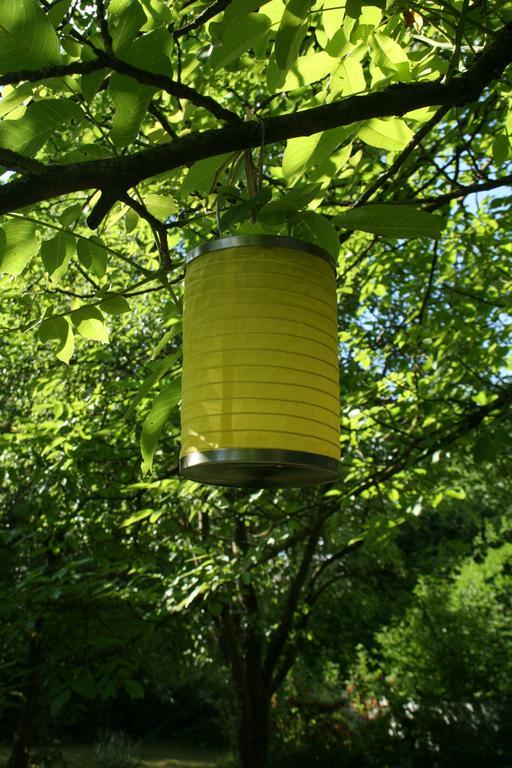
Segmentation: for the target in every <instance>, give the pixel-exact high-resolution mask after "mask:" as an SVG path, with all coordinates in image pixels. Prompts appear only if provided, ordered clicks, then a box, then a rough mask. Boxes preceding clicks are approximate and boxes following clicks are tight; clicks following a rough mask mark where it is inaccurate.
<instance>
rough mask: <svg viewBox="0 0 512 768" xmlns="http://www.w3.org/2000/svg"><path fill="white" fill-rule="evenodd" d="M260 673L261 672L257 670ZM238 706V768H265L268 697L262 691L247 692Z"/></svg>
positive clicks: (268, 713)
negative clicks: (245, 699) (246, 695)
mask: <svg viewBox="0 0 512 768" xmlns="http://www.w3.org/2000/svg"><path fill="white" fill-rule="evenodd" d="M258 671H259V672H261V670H258ZM248 694H249V695H248V697H247V698H248V700H247V701H246V702H244V704H243V705H241V706H240V711H239V721H238V732H237V742H238V744H237V746H238V761H239V765H240V768H267V766H268V757H269V746H270V696H269V695H268V692H267V691H265V690H264V688H263V686H261V687H260V690H251V691H248Z"/></svg>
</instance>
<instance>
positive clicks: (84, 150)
mask: <svg viewBox="0 0 512 768" xmlns="http://www.w3.org/2000/svg"><path fill="white" fill-rule="evenodd" d="M107 157H112V152H111V151H110V150H109V149H107V147H103V146H102V145H101V144H81V145H80V146H79V147H76V148H75V149H72V150H71V152H66V154H65V155H64V156H63V157H61V158H60V163H61V164H62V165H66V164H67V163H83V162H85V161H86V160H105V159H106V158H107Z"/></svg>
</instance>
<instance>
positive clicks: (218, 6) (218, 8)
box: [172, 0, 231, 38]
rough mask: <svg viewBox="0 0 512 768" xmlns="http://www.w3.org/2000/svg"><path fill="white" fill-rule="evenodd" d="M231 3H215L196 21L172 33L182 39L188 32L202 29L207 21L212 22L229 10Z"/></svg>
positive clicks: (197, 17)
mask: <svg viewBox="0 0 512 768" xmlns="http://www.w3.org/2000/svg"><path fill="white" fill-rule="evenodd" d="M230 2H231V0H216V2H215V3H213V4H212V5H210V6H209V7H208V8H205V10H204V11H202V12H201V13H200V14H199V15H198V16H196V17H195V19H192V21H189V22H188V23H187V24H184V25H183V26H182V27H180V28H179V29H176V30H174V32H173V33H172V34H173V37H174V38H178V37H182V36H183V35H186V34H187V32H192V30H193V29H198V27H202V26H203V25H204V24H206V22H207V21H210V19H213V17H214V16H217V14H218V13H221V12H222V11H223V10H224V9H225V8H227V6H228V5H229V4H230Z"/></svg>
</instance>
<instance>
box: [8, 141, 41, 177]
mask: <svg viewBox="0 0 512 768" xmlns="http://www.w3.org/2000/svg"><path fill="white" fill-rule="evenodd" d="M0 165H3V166H4V168H8V169H9V170H10V171H17V172H18V173H23V174H25V175H27V176H41V175H42V174H44V173H46V166H45V165H44V163H40V162H39V160H33V159H32V158H31V157H25V155H20V154H19V152H13V151H12V149H3V148H2V147H0Z"/></svg>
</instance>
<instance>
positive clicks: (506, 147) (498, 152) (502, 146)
mask: <svg viewBox="0 0 512 768" xmlns="http://www.w3.org/2000/svg"><path fill="white" fill-rule="evenodd" d="M509 154H510V140H509V138H508V136H507V135H506V134H505V133H499V134H498V135H497V136H496V138H495V139H494V141H493V143H492V156H493V158H494V162H495V163H496V165H503V163H504V162H505V161H506V160H508V156H509Z"/></svg>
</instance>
